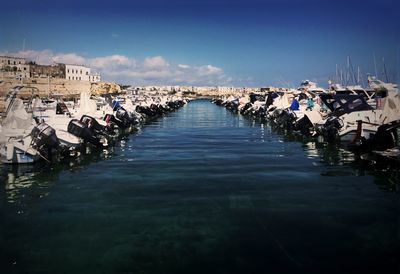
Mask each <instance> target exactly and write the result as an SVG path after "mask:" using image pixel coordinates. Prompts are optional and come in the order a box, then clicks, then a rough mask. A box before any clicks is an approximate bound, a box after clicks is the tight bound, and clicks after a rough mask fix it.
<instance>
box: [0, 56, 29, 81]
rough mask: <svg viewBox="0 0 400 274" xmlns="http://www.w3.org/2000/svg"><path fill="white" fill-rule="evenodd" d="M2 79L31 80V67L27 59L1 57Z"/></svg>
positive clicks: (0, 71) (0, 72)
mask: <svg viewBox="0 0 400 274" xmlns="http://www.w3.org/2000/svg"><path fill="white" fill-rule="evenodd" d="M0 77H2V78H17V79H23V78H29V77H30V70H29V65H28V64H27V63H26V59H25V58H20V57H12V56H0Z"/></svg>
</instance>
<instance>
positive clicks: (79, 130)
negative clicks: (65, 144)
mask: <svg viewBox="0 0 400 274" xmlns="http://www.w3.org/2000/svg"><path fill="white" fill-rule="evenodd" d="M68 132H69V133H71V134H72V135H75V136H76V137H79V138H82V139H83V140H84V141H85V142H88V143H91V144H93V145H94V146H96V147H104V145H103V143H102V142H101V139H100V138H99V137H97V136H96V135H95V133H94V130H93V129H91V128H89V127H88V125H87V124H85V123H83V122H81V121H79V120H77V119H72V120H71V121H70V122H69V124H68Z"/></svg>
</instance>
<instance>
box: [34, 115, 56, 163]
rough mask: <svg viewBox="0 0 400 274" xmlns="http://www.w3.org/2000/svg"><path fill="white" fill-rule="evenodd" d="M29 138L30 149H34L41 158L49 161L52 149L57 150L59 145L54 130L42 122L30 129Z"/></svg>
mask: <svg viewBox="0 0 400 274" xmlns="http://www.w3.org/2000/svg"><path fill="white" fill-rule="evenodd" d="M31 137H32V141H31V142H32V143H31V144H32V147H33V148H34V149H36V150H37V151H38V152H39V153H40V155H42V157H45V158H46V159H47V160H48V161H51V159H52V155H53V153H52V152H53V149H57V148H58V146H59V144H60V142H59V140H58V138H57V135H56V131H55V129H54V128H52V127H51V126H49V125H48V124H46V123H44V122H42V123H40V124H38V125H37V126H35V127H34V128H33V129H32V131H31Z"/></svg>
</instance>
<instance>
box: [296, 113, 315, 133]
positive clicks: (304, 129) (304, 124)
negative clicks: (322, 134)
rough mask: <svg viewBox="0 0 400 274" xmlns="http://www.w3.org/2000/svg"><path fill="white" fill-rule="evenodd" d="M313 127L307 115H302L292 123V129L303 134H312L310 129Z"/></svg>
mask: <svg viewBox="0 0 400 274" xmlns="http://www.w3.org/2000/svg"><path fill="white" fill-rule="evenodd" d="M313 128H314V125H313V123H312V122H311V121H310V119H309V118H308V117H307V115H304V116H303V117H302V118H300V119H299V120H297V121H296V123H295V125H294V130H296V131H300V133H301V134H303V135H305V136H311V135H312V132H311V131H312V129H313Z"/></svg>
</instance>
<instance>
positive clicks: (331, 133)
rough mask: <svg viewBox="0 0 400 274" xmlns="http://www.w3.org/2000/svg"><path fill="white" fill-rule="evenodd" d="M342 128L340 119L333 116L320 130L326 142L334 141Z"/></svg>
mask: <svg viewBox="0 0 400 274" xmlns="http://www.w3.org/2000/svg"><path fill="white" fill-rule="evenodd" d="M342 127H343V121H342V119H340V118H338V117H335V116H332V117H329V118H328V119H327V120H326V122H325V124H324V126H323V128H322V131H323V135H324V139H325V140H326V141H328V142H333V141H335V140H336V139H337V137H338V134H339V130H340V129H341V128H342Z"/></svg>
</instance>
